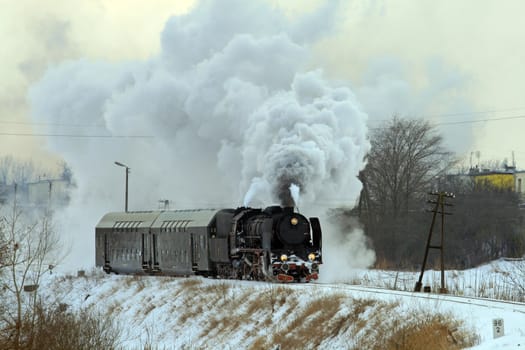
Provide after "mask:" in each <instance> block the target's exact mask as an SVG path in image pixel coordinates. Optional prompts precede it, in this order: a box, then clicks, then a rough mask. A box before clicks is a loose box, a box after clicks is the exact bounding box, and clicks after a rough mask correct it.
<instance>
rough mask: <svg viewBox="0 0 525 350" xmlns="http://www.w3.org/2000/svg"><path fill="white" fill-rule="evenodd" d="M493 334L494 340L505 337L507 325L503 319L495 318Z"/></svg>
mask: <svg viewBox="0 0 525 350" xmlns="http://www.w3.org/2000/svg"><path fill="white" fill-rule="evenodd" d="M492 334H493V336H494V339H496V338H499V337H503V336H504V335H505V325H504V323H503V319H502V318H495V319H493V320H492Z"/></svg>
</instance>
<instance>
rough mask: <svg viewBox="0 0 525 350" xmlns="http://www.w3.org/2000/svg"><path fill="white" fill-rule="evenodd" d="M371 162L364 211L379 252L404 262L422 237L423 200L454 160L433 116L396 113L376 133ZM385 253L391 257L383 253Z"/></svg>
mask: <svg viewBox="0 0 525 350" xmlns="http://www.w3.org/2000/svg"><path fill="white" fill-rule="evenodd" d="M370 141H371V145H372V147H371V150H370V153H369V154H368V162H367V165H366V167H365V169H364V170H363V171H362V172H361V173H360V175H359V178H360V180H361V181H362V182H363V189H364V190H363V191H362V193H361V199H360V202H359V203H360V209H361V210H360V211H359V212H360V216H361V217H362V218H364V223H365V228H366V230H367V233H368V235H369V236H370V237H371V238H372V239H373V241H374V245H375V247H376V250H379V252H377V253H378V256H379V257H381V255H382V251H383V252H384V253H385V254H386V258H387V259H392V260H395V261H399V259H400V255H403V254H404V253H403V252H402V251H401V250H400V249H399V248H400V247H401V245H405V246H406V248H405V250H410V249H412V248H411V246H410V244H411V242H412V241H414V240H416V241H417V238H416V237H415V235H416V234H420V233H421V232H419V231H418V232H417V233H416V232H415V230H414V229H413V228H412V227H417V229H418V230H419V226H420V221H421V215H420V211H421V203H422V202H423V201H424V197H425V194H426V192H428V191H429V190H431V189H433V187H435V185H436V179H437V178H439V177H441V176H443V175H444V174H445V173H446V171H447V169H449V168H450V167H451V166H452V164H454V160H453V158H452V153H451V152H448V151H446V150H445V148H444V147H443V138H442V137H441V136H440V135H439V134H438V133H437V131H436V130H435V128H434V127H433V126H432V125H431V124H430V123H429V122H427V121H424V120H420V119H403V118H398V117H393V118H392V119H391V120H389V121H388V122H387V123H386V124H385V126H383V127H380V128H377V129H375V130H373V131H372V134H371V140H370ZM383 258H385V257H383Z"/></svg>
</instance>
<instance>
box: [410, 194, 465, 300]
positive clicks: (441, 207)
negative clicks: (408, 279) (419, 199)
mask: <svg viewBox="0 0 525 350" xmlns="http://www.w3.org/2000/svg"><path fill="white" fill-rule="evenodd" d="M429 194H430V195H431V196H435V197H437V198H436V199H432V200H428V203H431V204H435V207H434V209H433V210H429V211H430V212H432V213H434V215H432V223H431V224H430V231H429V233H428V238H427V245H426V248H425V256H424V258H423V264H422V266H421V273H420V275H419V280H418V281H417V282H416V286H415V287H414V292H420V291H421V286H422V282H421V281H422V280H423V274H424V273H425V267H426V264H427V258H428V251H429V250H430V249H438V250H439V251H440V260H441V288H440V289H439V293H441V294H445V293H447V288H446V287H445V263H444V254H443V246H444V240H445V238H444V237H445V215H452V213H447V212H445V206H452V204H450V203H446V202H445V200H446V198H454V197H455V196H454V194H452V193H447V192H430V193H429ZM437 214H441V240H440V244H439V245H432V244H431V243H432V232H433V230H434V224H435V223H436V216H437Z"/></svg>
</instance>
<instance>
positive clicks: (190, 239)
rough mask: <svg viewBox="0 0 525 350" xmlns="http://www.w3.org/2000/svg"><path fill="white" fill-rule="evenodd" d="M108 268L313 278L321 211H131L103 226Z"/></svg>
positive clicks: (102, 257)
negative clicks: (310, 214)
mask: <svg viewBox="0 0 525 350" xmlns="http://www.w3.org/2000/svg"><path fill="white" fill-rule="evenodd" d="M95 241H96V245H95V255H96V265H97V266H98V267H101V268H102V269H103V270H104V271H105V272H106V273H116V274H145V275H167V276H190V275H201V276H206V277H214V278H226V279H242V280H258V281H275V282H310V281H313V280H317V279H318V278H319V267H320V265H321V264H322V230H321V225H320V221H319V218H317V217H310V218H306V217H305V216H304V215H302V214H300V213H298V212H296V211H295V210H294V208H293V207H281V206H269V207H267V208H250V207H239V208H236V209H234V208H228V209H188V210H154V211H126V212H111V213H107V214H105V215H104V216H103V217H102V218H101V219H100V221H99V223H98V224H97V226H96V228H95Z"/></svg>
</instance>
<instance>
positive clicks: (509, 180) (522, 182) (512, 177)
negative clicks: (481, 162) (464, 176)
mask: <svg viewBox="0 0 525 350" xmlns="http://www.w3.org/2000/svg"><path fill="white" fill-rule="evenodd" d="M468 175H469V176H470V177H471V178H473V179H474V184H475V185H476V186H487V185H489V186H491V187H493V188H497V189H501V190H504V191H505V190H507V191H513V192H516V193H517V194H519V196H520V198H521V201H525V187H524V186H525V171H523V170H517V169H516V167H515V166H505V168H504V169H500V170H489V169H478V168H477V167H476V168H472V169H470V171H469V174H468Z"/></svg>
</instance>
